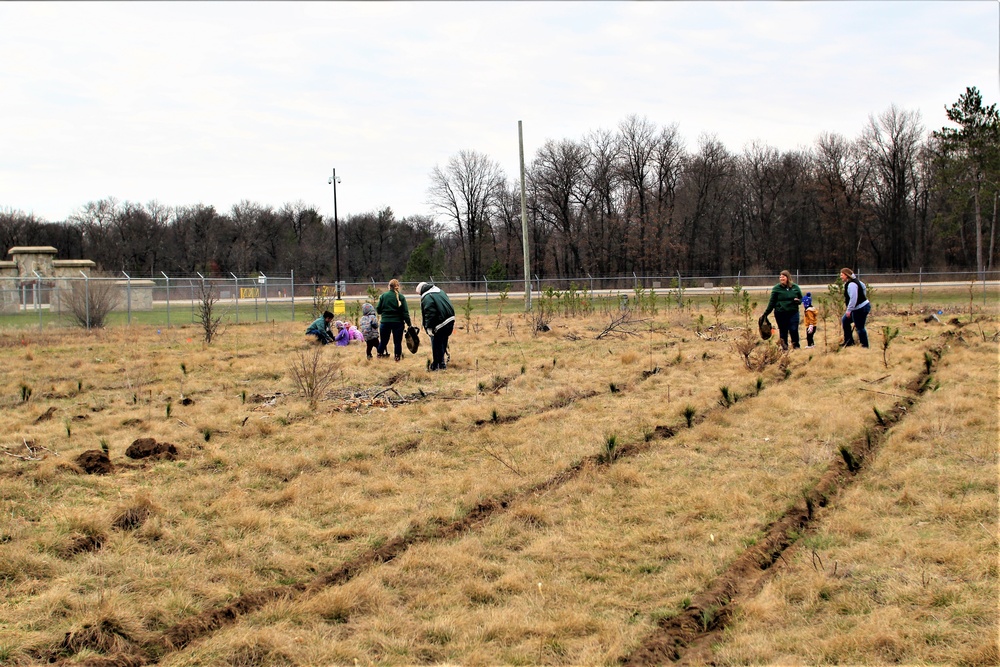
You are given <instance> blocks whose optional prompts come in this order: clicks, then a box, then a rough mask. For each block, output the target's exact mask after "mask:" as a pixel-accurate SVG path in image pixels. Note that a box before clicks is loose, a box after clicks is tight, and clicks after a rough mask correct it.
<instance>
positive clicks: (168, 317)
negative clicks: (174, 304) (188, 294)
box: [160, 271, 170, 329]
mask: <svg viewBox="0 0 1000 667" xmlns="http://www.w3.org/2000/svg"><path fill="white" fill-rule="evenodd" d="M160 274H161V275H162V276H163V277H164V278H166V279H167V328H168V329H169V328H170V276H168V275H167V274H165V273H163V271H160Z"/></svg>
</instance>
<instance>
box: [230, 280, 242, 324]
mask: <svg viewBox="0 0 1000 667" xmlns="http://www.w3.org/2000/svg"><path fill="white" fill-rule="evenodd" d="M229 275H231V276H232V277H233V280H234V281H236V324H239V323H240V279H239V278H237V277H236V274H235V273H233V272H232V271H230V272H229Z"/></svg>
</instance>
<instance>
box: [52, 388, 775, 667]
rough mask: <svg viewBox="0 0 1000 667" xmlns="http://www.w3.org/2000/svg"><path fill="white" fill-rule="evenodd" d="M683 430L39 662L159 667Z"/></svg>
mask: <svg viewBox="0 0 1000 667" xmlns="http://www.w3.org/2000/svg"><path fill="white" fill-rule="evenodd" d="M643 379H645V378H643ZM783 379H784V378H781V377H780V376H778V377H777V378H776V381H783ZM759 390H760V389H759V387H757V388H752V389H751V390H750V391H748V392H747V394H746V395H745V396H746V397H747V398H753V397H755V396H756V395H757V393H758V391H759ZM596 395H598V393H597V392H594V393H592V394H591V393H587V394H584V395H581V396H579V397H576V398H577V399H581V400H583V399H588V398H592V397H593V396H596ZM561 407H565V405H562V404H560V405H559V406H545V407H543V408H542V409H541V410H540V411H539V412H546V411H549V410H552V409H557V408H561ZM725 409H726V406H723V405H721V404H720V403H715V404H713V408H710V409H707V410H703V411H699V413H698V415H697V417H695V418H694V419H693V420H692V422H691V425H692V426H694V425H696V424H699V423H701V422H702V421H704V420H705V419H706V418H707V417H708V416H709V415H711V414H712V413H713V412H714V411H717V410H725ZM685 424H686V423H685ZM685 427H686V426H685ZM679 428H681V426H677V427H671V426H663V425H660V426H657V427H655V429H654V430H653V432H652V434H651V436H650V437H648V438H647V439H644V440H642V441H638V442H634V443H622V444H621V445H619V446H618V447H617V448H616V450H615V455H614V458H613V460H608V459H607V458H606V457H604V456H602V455H600V454H595V455H591V456H588V457H586V458H584V459H582V460H581V461H579V462H577V463H575V464H573V465H571V466H570V467H568V468H566V469H564V470H562V471H561V472H559V473H557V474H555V475H554V476H552V477H550V478H548V479H546V480H544V481H542V482H539V483H538V484H535V485H534V486H531V487H529V488H527V489H524V490H520V491H510V492H507V493H503V494H500V495H498V496H496V497H493V498H488V499H485V500H483V501H482V502H480V503H479V504H478V505H476V506H475V507H473V508H472V509H471V510H470V511H469V512H467V513H466V515H465V516H463V517H462V518H460V519H457V520H455V521H451V522H445V521H442V520H434V521H430V522H428V523H427V524H424V525H421V526H413V527H411V528H410V530H408V531H407V532H406V534H404V535H401V536H398V537H395V538H392V539H391V540H388V541H387V542H385V543H384V544H382V545H381V546H379V547H378V548H375V549H372V550H370V551H367V552H365V553H363V554H360V555H358V556H357V557H355V558H353V559H351V560H350V561H347V562H346V563H344V564H343V565H341V566H340V567H338V568H337V569H335V570H333V571H331V572H328V573H326V574H323V575H320V576H318V577H315V578H314V579H312V580H311V581H308V582H300V583H296V584H288V585H283V586H272V587H270V588H266V589H263V590H260V591H255V592H252V593H245V594H243V595H240V596H238V597H237V598H235V599H234V600H233V601H232V602H230V603H229V604H227V605H225V606H223V607H219V608H217V609H210V610H207V611H205V612H202V613H200V614H197V615H195V616H193V617H191V618H188V619H186V620H184V621H181V622H180V623H178V624H176V625H174V626H173V627H171V628H168V629H167V630H165V631H164V632H163V633H162V635H160V636H159V637H156V638H154V639H152V640H150V641H146V642H136V641H131V640H130V639H129V638H127V637H121V638H120V639H122V640H124V641H125V643H127V644H129V645H130V646H129V649H128V650H124V651H119V652H116V653H113V654H109V655H106V656H91V657H88V658H87V659H85V660H84V661H82V662H81V661H79V660H72V663H70V659H69V658H68V657H67V656H72V655H73V654H75V653H76V652H77V651H78V650H79V649H80V648H88V647H87V646H80V645H79V641H78V638H77V637H76V636H75V635H74V634H73V633H67V634H66V636H65V638H64V639H63V642H62V643H61V644H60V646H58V647H57V648H55V649H53V650H52V651H51V652H49V654H48V655H39V657H40V658H41V659H44V660H46V661H47V662H49V663H58V664H65V665H69V664H73V665H87V666H88V667H140V666H145V665H153V664H158V663H159V662H160V661H161V660H162V659H163V658H164V657H166V656H167V655H168V654H170V653H173V652H176V651H179V650H182V649H184V648H185V647H186V646H188V645H189V644H191V643H192V642H194V641H196V640H198V639H201V638H204V637H206V636H208V635H210V634H211V633H213V632H215V631H217V630H219V629H221V628H223V627H225V626H227V625H230V624H232V623H234V622H235V621H236V620H237V619H238V618H239V617H240V616H243V615H246V614H249V613H252V612H254V611H256V610H258V609H260V608H262V607H264V606H265V605H266V604H268V603H271V602H274V601H277V600H282V599H284V600H292V599H295V598H298V597H300V596H303V595H313V594H315V593H318V592H319V591H321V590H323V589H325V588H328V587H330V586H339V585H343V584H345V583H347V582H348V581H350V580H352V579H353V578H354V577H356V576H358V575H359V574H360V573H362V572H364V571H365V570H367V569H368V568H370V567H373V566H377V565H380V564H382V563H387V562H389V561H392V560H393V559H395V558H396V557H398V556H400V555H401V554H403V553H404V552H405V551H406V550H407V549H408V548H410V547H411V546H414V545H418V544H422V543H426V542H430V541H432V540H448V539H452V538H454V537H456V536H459V535H462V534H464V533H468V532H471V531H474V530H477V529H479V528H480V527H482V526H483V525H484V524H486V523H487V522H488V521H489V520H491V519H492V518H493V517H494V516H496V515H498V514H500V513H501V512H504V511H507V510H508V509H510V507H511V506H512V505H514V504H515V503H517V502H522V501H525V500H528V499H530V498H533V497H536V496H539V495H541V494H544V493H546V492H547V491H550V490H552V489H556V488H559V487H560V486H562V485H564V484H566V483H567V482H569V481H571V480H573V479H574V478H576V477H577V476H578V475H579V474H580V473H581V472H582V471H584V470H587V469H592V468H600V467H606V466H609V465H612V464H613V463H614V461H616V460H619V459H625V458H629V457H632V456H636V455H638V454H641V453H643V452H645V451H647V450H649V449H650V448H651V447H652V446H653V444H654V442H655V441H656V440H666V439H669V438H671V437H673V436H674V434H675V432H676V431H677V430H678V429H679ZM89 631H91V628H83V629H82V630H81V631H80V632H82V633H86V632H89Z"/></svg>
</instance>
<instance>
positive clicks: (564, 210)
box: [530, 140, 590, 276]
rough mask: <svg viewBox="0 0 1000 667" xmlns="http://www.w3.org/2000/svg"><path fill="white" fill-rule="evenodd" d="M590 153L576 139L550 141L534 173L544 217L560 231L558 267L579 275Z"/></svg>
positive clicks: (545, 146)
mask: <svg viewBox="0 0 1000 667" xmlns="http://www.w3.org/2000/svg"><path fill="white" fill-rule="evenodd" d="M589 160H590V154H589V152H588V150H587V147H586V146H585V145H583V144H579V143H576V142H573V141H568V140H564V141H560V142H555V141H551V140H549V141H546V142H545V144H544V145H543V146H542V147H541V148H540V149H539V151H538V154H537V156H536V157H535V160H534V162H533V163H532V165H531V172H530V176H531V179H532V181H533V182H534V192H535V193H536V202H537V204H538V212H539V216H540V219H541V220H542V221H543V222H544V223H545V224H548V225H550V226H551V227H552V228H553V229H554V230H555V232H556V233H557V234H558V235H559V239H560V241H561V244H560V247H559V248H558V249H554V252H553V254H554V256H555V259H556V271H557V273H559V274H560V275H566V276H577V275H580V274H581V273H582V272H583V262H582V257H581V252H580V245H581V243H582V241H583V237H584V235H583V230H582V223H583V218H582V215H581V204H582V202H583V201H584V200H585V199H586V195H585V194H584V193H583V192H582V191H581V189H582V188H585V187H586V186H587V181H586V178H585V175H586V171H587V165H588V162H589Z"/></svg>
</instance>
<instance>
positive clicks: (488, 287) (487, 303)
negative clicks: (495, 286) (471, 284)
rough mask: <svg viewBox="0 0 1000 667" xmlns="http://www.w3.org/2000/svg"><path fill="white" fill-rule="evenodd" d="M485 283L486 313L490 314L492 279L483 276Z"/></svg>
mask: <svg viewBox="0 0 1000 667" xmlns="http://www.w3.org/2000/svg"><path fill="white" fill-rule="evenodd" d="M483 283H485V284H486V314H487V315H489V314H490V280H489V278H487V277H486V276H483Z"/></svg>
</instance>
